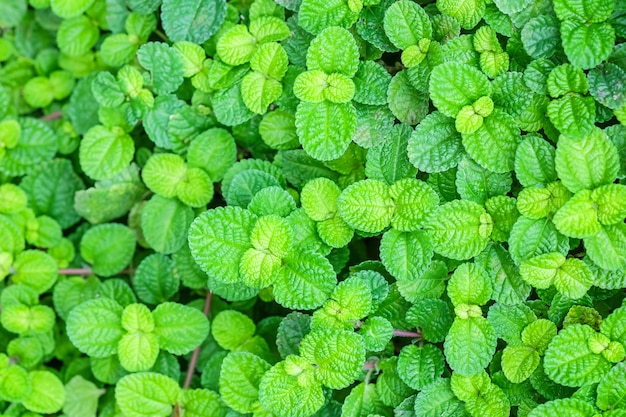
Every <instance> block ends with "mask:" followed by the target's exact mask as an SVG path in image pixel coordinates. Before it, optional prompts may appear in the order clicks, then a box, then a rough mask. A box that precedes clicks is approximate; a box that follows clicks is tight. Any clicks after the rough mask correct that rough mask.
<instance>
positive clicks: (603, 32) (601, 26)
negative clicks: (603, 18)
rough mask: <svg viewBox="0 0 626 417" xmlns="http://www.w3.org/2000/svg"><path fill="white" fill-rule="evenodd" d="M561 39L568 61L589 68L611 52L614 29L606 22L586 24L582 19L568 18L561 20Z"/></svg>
mask: <svg viewBox="0 0 626 417" xmlns="http://www.w3.org/2000/svg"><path fill="white" fill-rule="evenodd" d="M561 39H562V40H563V50H564V51H565V55H567V58H568V59H569V60H570V62H571V63H572V64H573V65H575V66H577V67H579V68H582V69H590V68H593V67H595V66H597V65H599V64H600V63H602V61H604V60H606V59H607V58H608V57H609V55H610V54H611V50H612V48H613V45H614V44H615V30H614V29H613V27H612V26H611V25H610V24H609V23H608V22H602V23H591V24H587V23H586V22H584V21H583V20H578V19H571V20H570V19H568V20H564V21H563V22H561ZM591 45H593V46H591Z"/></svg>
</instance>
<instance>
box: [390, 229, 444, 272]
mask: <svg viewBox="0 0 626 417" xmlns="http://www.w3.org/2000/svg"><path fill="white" fill-rule="evenodd" d="M432 257H433V248H432V243H431V241H430V238H429V237H428V234H426V233H425V232H424V231H422V230H416V231H414V232H400V231H398V230H396V229H390V230H389V231H387V232H385V234H384V235H383V238H382V240H381V242H380V259H381V261H382V263H383V265H385V268H386V269H387V270H388V271H389V273H391V275H393V276H394V277H395V278H396V279H397V280H398V281H415V280H418V279H419V278H420V277H421V276H422V275H423V274H424V273H425V272H426V271H427V270H428V268H429V267H430V265H431V259H432Z"/></svg>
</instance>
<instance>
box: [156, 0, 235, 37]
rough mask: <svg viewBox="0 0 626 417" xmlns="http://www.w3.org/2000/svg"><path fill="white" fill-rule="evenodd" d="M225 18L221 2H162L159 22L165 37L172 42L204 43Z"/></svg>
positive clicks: (223, 4)
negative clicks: (161, 24)
mask: <svg viewBox="0 0 626 417" xmlns="http://www.w3.org/2000/svg"><path fill="white" fill-rule="evenodd" d="M225 17H226V2H224V1H223V0H194V1H180V0H164V1H163V5H162V6H161V20H162V23H163V29H164V30H165V33H166V34H167V37H168V38H169V39H170V40H171V41H174V42H179V41H190V42H194V43H197V44H202V43H204V42H206V41H207V40H208V39H209V38H210V37H211V36H212V35H213V34H214V33H215V32H217V30H218V29H219V28H220V26H222V23H223V22H224V19H225Z"/></svg>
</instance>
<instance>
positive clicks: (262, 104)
mask: <svg viewBox="0 0 626 417" xmlns="http://www.w3.org/2000/svg"><path fill="white" fill-rule="evenodd" d="M282 92H283V87H282V85H281V84H280V82H279V81H276V80H275V79H273V78H268V77H267V76H266V75H265V74H262V73H260V72H256V71H253V72H249V73H248V74H247V75H246V76H245V77H244V78H243V80H242V81H241V98H242V99H243V102H244V103H245V105H246V107H248V108H249V109H250V110H251V111H253V112H254V113H258V114H264V113H265V112H267V108H268V106H269V105H270V104H272V103H273V102H274V101H276V100H277V99H278V98H279V97H280V96H281V94H282Z"/></svg>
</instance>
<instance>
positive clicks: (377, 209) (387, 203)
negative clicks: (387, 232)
mask: <svg viewBox="0 0 626 417" xmlns="http://www.w3.org/2000/svg"><path fill="white" fill-rule="evenodd" d="M337 207H338V213H339V215H340V216H341V218H342V219H343V220H344V221H345V222H346V223H348V224H349V225H350V226H351V227H353V228H355V229H358V230H362V231H364V232H369V233H378V232H381V231H382V230H384V229H385V228H386V227H387V226H389V224H390V223H391V219H392V217H393V213H394V209H395V204H394V202H393V200H392V199H391V197H390V196H389V186H387V184H385V183H384V182H381V181H377V180H370V179H367V180H363V181H359V182H356V183H354V184H352V185H351V186H349V187H348V188H346V189H345V190H343V192H342V193H341V195H340V196H339V199H338V200H337Z"/></svg>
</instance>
